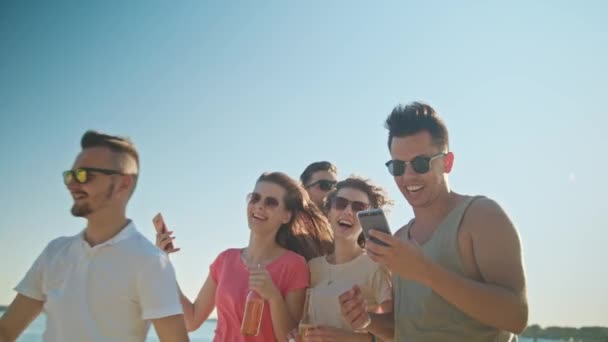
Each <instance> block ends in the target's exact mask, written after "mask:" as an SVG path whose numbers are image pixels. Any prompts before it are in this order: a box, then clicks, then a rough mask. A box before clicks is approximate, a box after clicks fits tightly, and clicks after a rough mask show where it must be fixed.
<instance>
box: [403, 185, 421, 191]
mask: <svg viewBox="0 0 608 342" xmlns="http://www.w3.org/2000/svg"><path fill="white" fill-rule="evenodd" d="M423 188H424V186H423V185H408V186H406V187H405V189H406V190H407V191H408V192H418V191H420V190H422V189H423Z"/></svg>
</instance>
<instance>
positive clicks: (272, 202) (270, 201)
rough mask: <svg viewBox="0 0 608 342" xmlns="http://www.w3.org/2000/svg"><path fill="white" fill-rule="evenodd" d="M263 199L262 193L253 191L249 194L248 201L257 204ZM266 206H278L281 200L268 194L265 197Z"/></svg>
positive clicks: (272, 207)
mask: <svg viewBox="0 0 608 342" xmlns="http://www.w3.org/2000/svg"><path fill="white" fill-rule="evenodd" d="M261 200H262V195H260V194H258V193H257V192H252V193H250V194H249V195H247V201H248V202H249V204H256V203H258V202H260V201H261ZM263 203H264V206H265V207H266V208H271V209H274V208H277V207H278V206H279V200H278V199H276V198H274V197H272V196H268V197H265V198H264V202H263Z"/></svg>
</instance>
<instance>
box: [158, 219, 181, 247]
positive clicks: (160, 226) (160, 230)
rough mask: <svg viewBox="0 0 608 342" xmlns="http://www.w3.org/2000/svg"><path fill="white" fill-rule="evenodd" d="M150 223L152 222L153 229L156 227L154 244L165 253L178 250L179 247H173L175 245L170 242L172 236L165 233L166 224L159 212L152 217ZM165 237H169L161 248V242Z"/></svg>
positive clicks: (162, 242)
mask: <svg viewBox="0 0 608 342" xmlns="http://www.w3.org/2000/svg"><path fill="white" fill-rule="evenodd" d="M152 223H153V224H154V229H156V233H157V235H156V246H158V247H159V248H160V249H162V250H164V251H165V252H167V253H171V252H176V251H178V250H179V248H178V249H175V247H174V246H173V242H171V241H172V240H173V238H172V237H171V236H169V235H168V234H167V232H168V231H167V226H166V225H165V220H164V219H163V216H162V215H161V214H160V213H158V214H156V216H154V218H153V219H152ZM166 239H169V243H167V244H166V245H164V248H163V244H164V241H165V240H166Z"/></svg>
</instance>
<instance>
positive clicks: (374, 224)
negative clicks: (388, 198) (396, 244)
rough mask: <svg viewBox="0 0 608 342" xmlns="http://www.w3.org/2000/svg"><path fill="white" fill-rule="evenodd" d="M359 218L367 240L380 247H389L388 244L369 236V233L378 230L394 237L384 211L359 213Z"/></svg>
mask: <svg viewBox="0 0 608 342" xmlns="http://www.w3.org/2000/svg"><path fill="white" fill-rule="evenodd" d="M357 217H358V218H359V222H360V223H361V228H362V229H363V235H365V238H366V239H368V240H370V241H372V242H374V243H376V244H379V245H383V246H388V245H387V244H386V243H384V242H382V241H380V240H378V239H376V238H374V237H371V236H369V231H370V230H371V229H376V230H379V231H382V232H384V233H387V234H391V235H392V233H391V229H390V227H389V225H388V221H387V220H386V216H385V215H384V211H382V209H371V210H364V211H360V212H358V213H357Z"/></svg>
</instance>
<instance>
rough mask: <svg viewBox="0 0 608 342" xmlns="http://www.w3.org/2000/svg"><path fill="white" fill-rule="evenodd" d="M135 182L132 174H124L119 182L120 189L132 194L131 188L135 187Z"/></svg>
mask: <svg viewBox="0 0 608 342" xmlns="http://www.w3.org/2000/svg"><path fill="white" fill-rule="evenodd" d="M134 183H135V179H134V178H133V176H131V175H123V176H122V177H121V180H120V182H119V183H118V189H119V190H120V191H125V192H128V193H129V195H130V194H131V189H133V185H134Z"/></svg>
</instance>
